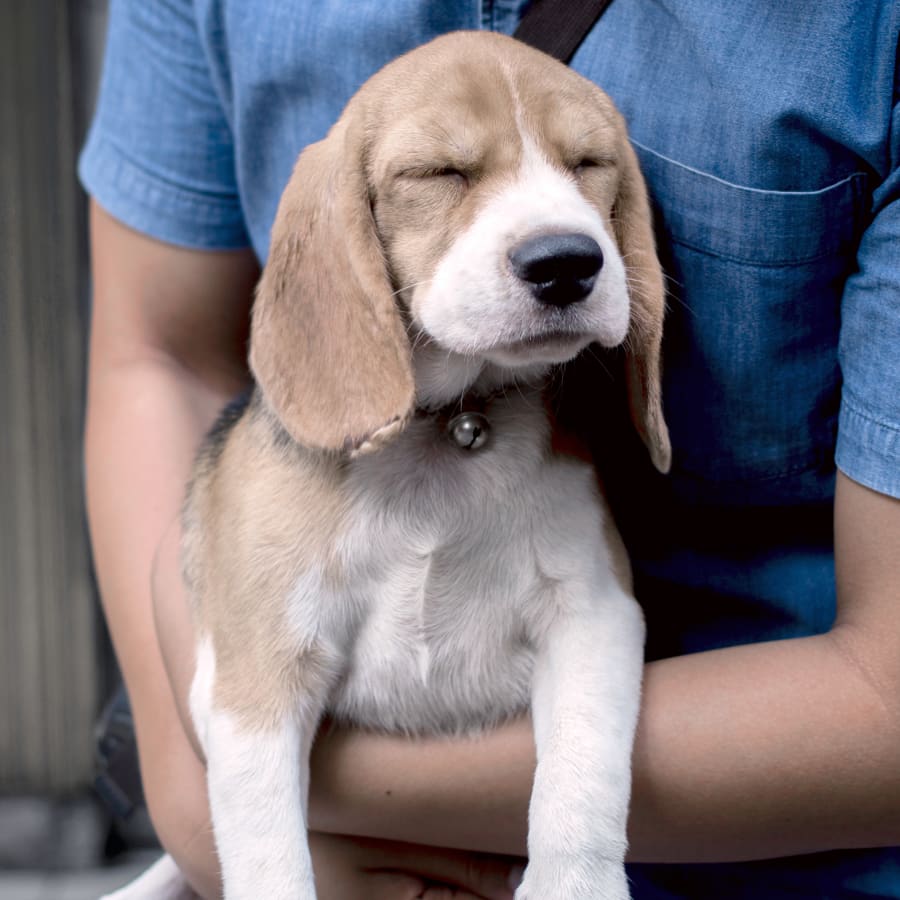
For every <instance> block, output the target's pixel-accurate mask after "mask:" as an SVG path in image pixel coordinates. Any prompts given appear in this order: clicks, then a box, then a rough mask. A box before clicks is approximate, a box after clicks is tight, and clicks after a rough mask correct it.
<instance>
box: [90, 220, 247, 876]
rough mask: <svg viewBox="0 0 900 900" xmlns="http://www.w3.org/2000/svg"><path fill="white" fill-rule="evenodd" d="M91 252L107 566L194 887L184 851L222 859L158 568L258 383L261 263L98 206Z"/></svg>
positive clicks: (98, 490) (164, 831)
mask: <svg viewBox="0 0 900 900" xmlns="http://www.w3.org/2000/svg"><path fill="white" fill-rule="evenodd" d="M91 245H92V267H93V277H94V296H93V313H92V327H91V346H90V358H89V371H88V411H87V422H86V431H85V453H86V490H87V506H88V518H89V524H90V530H91V539H92V545H93V552H94V560H95V565H96V570H97V577H98V582H99V587H100V594H101V597H102V600H103V606H104V612H105V614H106V619H107V622H108V624H109V628H110V633H111V635H112V640H113V644H114V647H115V650H116V655H117V658H118V660H119V665H120V667H121V669H122V672H123V675H124V678H125V683H126V686H127V689H128V694H129V698H130V700H131V705H132V710H133V713H134V719H135V725H136V730H137V738H138V747H139V751H140V759H141V773H142V778H143V782H144V789H145V794H146V797H147V800H148V804H149V808H150V812H151V815H152V817H153V821H154V824H155V825H156V828H157V830H158V831H159V833H160V837H161V838H162V840H163V842H164V844H165V845H166V846H167V847H169V848H170V849H172V850H173V852H174V853H175V855H176V858H177V860H178V862H179V864H181V865H182V866H183V867H184V868H185V870H186V871H187V872H188V874H189V875H190V876H191V878H192V880H193V881H195V882H198V883H202V882H203V877H202V876H203V873H204V872H205V870H206V867H204V866H203V865H202V864H200V863H197V862H194V856H193V855H192V854H191V853H190V852H184V851H190V849H191V848H192V846H194V845H196V846H197V847H206V849H205V850H204V852H203V853H200V854H199V856H200V858H201V861H202V858H203V856H205V855H208V854H209V853H211V845H209V844H208V841H207V840H206V835H207V833H208V828H209V825H208V819H207V818H206V817H205V814H204V809H205V803H206V800H205V787H204V785H205V782H204V777H203V769H202V766H201V765H200V763H199V761H198V760H197V758H196V756H194V754H193V753H191V752H190V747H189V745H187V742H186V739H185V736H184V731H183V729H182V726H181V722H180V720H179V718H178V716H177V713H176V709H175V705H174V703H173V701H172V697H171V692H170V691H169V687H168V681H167V679H166V674H165V670H164V668H163V663H162V657H161V655H160V651H159V647H158V643H157V640H156V634H155V631H154V626H153V616H152V605H151V596H150V570H151V563H152V559H153V556H154V553H155V552H156V548H157V546H158V544H159V543H160V540H161V537H162V535H163V532H164V531H165V529H166V528H167V527H168V526H169V524H170V523H171V522H172V520H173V519H174V518H175V517H176V516H177V513H178V508H179V505H180V503H181V498H182V492H183V486H184V484H185V481H186V479H187V475H188V472H189V469H190V464H191V461H192V458H193V455H194V452H195V449H196V447H197V445H198V443H199V441H200V440H201V438H202V436H203V434H204V433H205V431H206V430H207V428H208V427H209V425H210V424H211V422H212V421H213V419H214V417H215V415H216V414H217V412H218V410H219V408H220V407H221V406H222V405H223V404H224V402H225V401H226V400H227V399H228V398H229V397H230V396H232V394H233V393H235V392H236V391H237V390H239V389H240V387H241V386H242V385H243V384H244V381H245V378H246V370H245V366H244V362H243V360H244V353H243V341H244V335H245V333H246V328H247V324H246V323H247V314H248V309H249V303H250V297H251V291H252V285H253V283H254V281H255V279H256V273H257V266H256V262H255V260H254V259H253V257H252V256H251V254H249V252H247V251H234V252H227V253H208V252H200V251H190V250H184V249H181V248H178V247H174V246H172V245H170V244H163V243H160V242H158V241H154V240H152V239H150V238H146V237H144V236H142V235H139V234H138V233H137V232H134V231H131V230H130V229H128V228H126V227H125V226H124V225H121V224H120V223H119V222H117V221H116V220H115V219H113V218H111V217H110V216H109V215H107V214H106V213H105V212H104V211H103V210H102V209H101V208H100V207H99V206H97V205H96V204H93V205H92V209H91ZM185 750H187V751H188V752H185ZM175 785H178V786H179V791H178V792H176V791H173V790H172V789H171V788H172V787H173V786H175ZM179 794H180V797H179ZM194 811H196V814H195V815H192V812H194ZM198 886H199V885H198ZM205 887H206V889H207V890H210V886H209V885H205Z"/></svg>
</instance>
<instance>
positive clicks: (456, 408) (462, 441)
mask: <svg viewBox="0 0 900 900" xmlns="http://www.w3.org/2000/svg"><path fill="white" fill-rule="evenodd" d="M494 396H495V394H494V393H491V394H488V395H487V396H478V395H476V394H466V395H465V396H463V397H462V398H460V399H459V400H458V401H456V402H455V403H449V404H447V406H444V407H441V408H440V409H438V410H429V409H420V410H417V413H418V415H420V416H434V418H435V420H436V421H437V423H438V425H439V427H440V428H441V429H442V431H443V432H444V434H445V435H446V436H447V438H448V439H449V440H450V442H451V443H453V444H454V445H456V446H457V447H459V449H460V450H466V451H472V450H481V449H482V447H484V446H485V445H486V444H487V443H488V441H489V439H490V434H491V420H490V419H489V418H488V417H487V414H486V412H485V411H486V409H487V407H488V404H489V403H490V401H491V400H493V398H494Z"/></svg>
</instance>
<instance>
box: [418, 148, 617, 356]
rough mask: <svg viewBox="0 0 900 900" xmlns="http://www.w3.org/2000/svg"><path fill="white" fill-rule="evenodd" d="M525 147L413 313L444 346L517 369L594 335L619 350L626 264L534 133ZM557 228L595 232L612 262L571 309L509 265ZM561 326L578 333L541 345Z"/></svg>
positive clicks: (573, 348) (570, 350)
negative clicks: (520, 249)
mask: <svg viewBox="0 0 900 900" xmlns="http://www.w3.org/2000/svg"><path fill="white" fill-rule="evenodd" d="M522 145H523V147H524V153H523V158H522V164H521V167H520V170H519V174H518V177H517V178H516V179H515V180H514V181H513V182H512V183H511V184H510V185H508V186H507V187H505V188H504V189H503V190H502V191H500V192H498V193H497V194H496V195H495V196H494V197H493V198H491V200H490V201H489V202H488V203H487V204H486V205H485V206H484V208H483V210H482V212H481V214H480V215H479V216H477V217H476V218H475V220H474V221H473V222H472V224H471V225H470V226H469V227H468V228H467V229H466V230H465V231H464V232H463V233H462V234H460V235H459V236H458V237H457V238H456V240H455V241H454V242H453V244H452V245H451V247H450V249H449V251H448V252H447V254H446V255H445V256H444V258H443V259H442V260H441V262H440V263H439V265H438V267H437V270H436V271H435V275H434V278H433V279H432V280H431V281H430V282H427V283H425V284H423V285H419V286H417V287H416V288H415V289H414V291H413V296H412V310H413V313H414V314H415V316H416V317H417V319H418V320H419V321H420V322H421V323H422V325H423V327H424V330H425V331H426V332H427V333H428V334H429V335H430V336H431V337H432V338H433V339H434V340H435V341H436V342H437V343H438V344H440V345H441V346H442V347H444V348H445V349H448V350H451V351H453V352H454V353H457V354H460V355H463V356H476V357H480V358H482V359H487V360H491V361H493V362H495V363H497V364H498V365H501V366H508V367H516V366H519V365H533V364H534V363H536V362H543V363H554V362H563V361H565V360H567V359H571V358H572V357H574V356H575V355H576V354H577V353H578V352H579V351H580V350H582V349H583V348H584V347H585V346H586V345H587V344H588V343H590V342H591V341H598V342H599V343H601V344H603V345H604V346H615V345H617V344H619V343H621V342H622V340H623V339H624V338H625V334H626V332H627V330H628V320H629V303H628V288H627V284H626V279H625V266H624V263H623V262H622V258H621V256H620V254H619V251H618V249H617V248H616V244H615V242H614V241H613V239H612V238H611V237H610V235H609V233H608V231H607V228H606V225H605V224H604V222H603V219H602V217H601V216H600V214H599V213H598V212H597V211H596V210H595V209H594V208H593V207H592V206H591V205H590V204H589V203H588V202H587V201H586V200H585V199H584V197H582V195H581V193H580V192H579V190H578V188H577V186H576V184H575V182H574V179H573V178H572V177H571V176H568V175H566V174H565V173H564V172H562V171H560V170H559V169H558V168H556V167H554V166H552V165H551V164H550V163H549V162H548V161H547V160H546V159H545V158H544V157H543V155H542V154H541V153H540V151H539V149H538V148H537V147H536V146H535V144H534V142H533V141H532V140H531V139H530V138H529V137H528V135H527V134H525V133H523V135H522ZM553 232H579V233H582V234H586V235H588V236H589V237H592V238H593V239H594V240H595V241H596V242H597V243H598V244H599V245H600V249H601V250H602V251H603V259H604V262H603V267H602V269H601V270H600V272H599V274H598V277H597V280H596V283H595V284H594V287H593V289H592V290H591V292H590V294H589V295H588V296H587V297H586V298H584V299H583V300H581V301H579V302H578V303H574V304H572V305H571V306H567V307H565V308H562V309H555V308H554V309H548V308H546V307H542V306H541V305H540V304H537V303H535V301H534V297H533V296H532V294H531V292H530V291H529V289H528V287H527V286H526V285H525V284H523V283H522V282H521V281H520V280H519V279H517V278H516V276H515V275H514V274H513V272H512V271H511V269H510V267H509V265H508V264H507V259H508V255H509V252H510V251H511V250H512V249H513V248H514V247H515V246H517V245H518V244H520V243H521V242H522V241H524V240H526V239H528V238H530V237H533V236H536V235H539V234H549V233H553ZM551 330H553V331H560V332H564V333H566V334H567V335H570V338H569V340H567V341H564V342H557V343H555V344H553V345H548V346H541V344H540V343H539V342H538V343H537V345H535V344H534V339H535V338H540V337H541V335H542V334H546V333H547V332H548V331H551ZM523 342H524V343H525V344H526V345H525V346H523Z"/></svg>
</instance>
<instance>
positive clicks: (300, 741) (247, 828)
mask: <svg viewBox="0 0 900 900" xmlns="http://www.w3.org/2000/svg"><path fill="white" fill-rule="evenodd" d="M318 719H319V711H318V710H317V711H316V713H315V714H310V713H307V714H306V715H298V714H285V715H283V716H281V717H280V719H279V720H277V721H275V722H273V723H272V724H269V725H268V726H266V727H263V728H259V727H252V726H248V725H246V724H244V723H242V722H241V721H239V720H238V719H237V718H236V717H235V716H234V715H233V714H231V713H229V712H225V711H222V710H214V711H212V712H211V713H210V715H209V718H208V721H207V728H206V738H207V748H206V752H207V782H208V786H209V802H210V809H211V811H212V820H213V829H214V831H215V837H216V847H217V850H218V854H219V861H220V864H221V869H222V880H223V887H224V896H225V900H260V898H263V897H264V898H266V900H314V898H315V896H316V894H315V883H314V879H313V869H312V861H311V858H310V853H309V845H308V842H307V836H306V802H307V796H308V787H309V750H310V746H311V743H312V739H313V736H314V734H315V728H316V724H317V723H318Z"/></svg>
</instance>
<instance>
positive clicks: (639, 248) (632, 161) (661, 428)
mask: <svg viewBox="0 0 900 900" xmlns="http://www.w3.org/2000/svg"><path fill="white" fill-rule="evenodd" d="M622 144H623V153H622V159H623V170H622V179H621V182H620V184H619V192H618V194H617V195H616V200H615V204H614V207H613V229H614V231H615V234H616V240H617V241H618V244H619V251H620V252H621V254H622V258H623V260H624V262H625V271H626V274H627V279H628V294H629V299H630V301H631V324H630V326H629V330H628V336H627V338H626V342H625V370H626V381H627V384H628V405H629V408H630V410H631V419H632V421H633V422H634V426H635V428H636V429H637V432H638V434H639V435H640V436H641V439H642V440H643V442H644V444H645V445H646V447H647V450H648V451H649V452H650V458H651V460H652V461H653V465H654V466H656V468H657V469H658V470H659V471H660V472H668V471H669V467H670V466H671V463H672V449H671V445H670V442H669V430H668V428H667V427H666V423H665V419H664V418H663V411H662V385H661V380H660V379H661V371H660V368H661V366H660V350H661V342H662V324H663V316H664V314H665V305H666V303H665V286H664V281H663V275H662V268H661V267H660V264H659V260H658V259H657V256H656V245H655V241H654V238H653V226H652V222H651V215H650V203H649V201H648V200H647V189H646V187H645V186H644V178H643V176H642V175H641V173H640V169H639V168H638V161H637V156H636V155H635V152H634V150H633V149H632V147H631V144H630V143H629V142H628V140H627V139H625V138H623V140H622Z"/></svg>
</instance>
